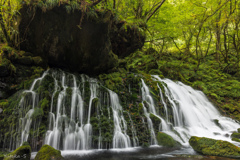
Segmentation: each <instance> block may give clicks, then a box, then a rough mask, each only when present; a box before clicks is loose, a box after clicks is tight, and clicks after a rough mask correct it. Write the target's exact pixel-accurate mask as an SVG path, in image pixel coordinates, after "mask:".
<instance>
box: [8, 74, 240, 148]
mask: <svg viewBox="0 0 240 160" xmlns="http://www.w3.org/2000/svg"><path fill="white" fill-rule="evenodd" d="M46 75H50V76H51V77H52V78H53V79H54V91H53V92H52V97H51V103H50V107H49V108H50V109H49V120H48V126H47V129H48V130H47V132H46V134H45V140H44V143H45V144H49V145H51V146H53V147H54V148H56V149H61V150H89V149H94V148H95V149H96V148H98V149H103V148H113V149H117V148H130V147H138V146H141V142H140V140H139V137H138V135H139V134H140V133H139V131H138V130H137V128H135V126H136V124H135V122H134V119H133V117H131V113H130V112H129V111H128V110H124V109H123V108H124V106H122V105H121V100H120V99H119V97H118V95H117V94H116V93H115V92H113V91H111V90H109V89H106V88H105V87H103V86H101V84H100V83H99V82H98V80H97V79H94V78H89V77H88V76H86V75H80V76H76V75H73V74H69V73H64V72H62V71H61V72H57V71H47V72H45V73H44V74H43V76H42V77H40V78H38V79H36V80H35V81H34V82H33V84H32V86H31V88H30V90H26V91H24V93H23V94H24V96H23V97H22V99H21V100H20V103H19V106H20V107H21V108H22V109H23V110H27V112H25V113H24V112H23V116H22V118H20V122H21V125H20V127H19V129H18V130H20V132H21V136H20V140H15V141H16V142H15V141H14V139H16V138H13V136H11V142H10V143H11V144H10V146H12V148H13V147H15V146H13V144H14V143H16V144H18V145H20V144H21V143H23V142H24V141H27V140H28V139H29V132H30V129H31V127H33V128H34V129H36V130H38V129H39V126H40V122H36V121H34V123H33V119H32V115H33V114H34V113H35V112H36V111H37V108H38V106H39V102H40V101H41V98H40V97H39V95H38V94H37V92H36V90H37V88H38V87H39V86H40V84H41V81H42V80H43V79H44V78H45V76H46ZM152 78H153V80H155V81H158V82H160V83H161V84H162V86H159V85H157V86H158V89H159V97H160V99H158V100H156V97H155V99H154V96H153V95H152V94H151V89H150V88H149V87H148V86H147V85H146V83H145V82H144V80H143V79H142V80H141V82H140V83H141V85H142V87H141V97H142V99H141V101H142V102H141V103H142V104H143V115H141V116H142V117H140V118H141V119H142V125H143V126H145V125H146V126H147V127H146V129H148V130H149V133H150V135H149V136H150V139H149V144H151V145H157V140H156V135H157V132H156V130H154V128H156V126H155V125H157V128H159V130H158V131H162V132H165V133H167V134H169V135H171V136H172V137H173V138H174V139H175V140H177V141H178V142H180V143H181V144H182V145H185V146H189V144H188V140H189V138H190V137H191V136H200V137H203V136H204V137H209V138H214V139H222V140H227V141H230V142H231V139H230V138H229V137H228V136H226V135H227V134H228V135H230V134H231V132H232V131H236V130H237V128H240V125H239V124H238V123H236V122H235V121H233V120H232V119H230V118H227V117H223V116H221V114H220V113H219V112H218V110H217V109H216V108H215V107H214V106H213V105H212V104H211V102H210V101H209V100H208V99H207V97H206V96H205V95H204V94H203V93H202V92H201V91H197V90H194V89H193V88H191V87H189V86H187V85H184V84H183V83H181V82H177V83H175V82H173V81H171V80H169V79H161V78H160V77H158V76H152ZM87 85H89V87H88V90H87V89H86V86H87ZM161 87H162V88H161ZM128 89H129V93H131V89H130V86H129V87H128ZM69 91H71V92H69ZM42 98H43V97H42ZM129 103H130V102H129ZM159 103H161V105H162V108H163V110H162V111H160V109H159ZM29 106H30V107H29ZM161 112H162V113H161ZM93 113H95V115H92V114H93ZM125 113H126V114H125ZM151 115H154V116H155V117H157V118H159V120H160V121H161V123H160V124H153V121H152V119H151ZM103 116H105V117H107V119H108V121H112V123H113V126H112V128H110V130H112V140H111V143H110V142H109V143H106V142H105V143H104V136H103V135H104V134H105V133H104V131H102V130H103V128H101V127H100V128H98V129H96V128H94V125H93V124H91V118H97V121H98V122H99V123H98V125H100V121H101V118H102V117H103ZM125 119H129V123H128V122H127V121H126V120H125ZM214 120H218V122H219V124H220V127H219V126H218V125H217V124H216V123H215V122H214ZM95 125H96V124H95ZM103 127H105V126H103ZM129 135H130V136H129ZM94 136H95V137H94ZM96 136H97V137H96ZM18 141H19V142H18ZM36 141H37V140H36ZM35 143H36V142H35Z"/></svg>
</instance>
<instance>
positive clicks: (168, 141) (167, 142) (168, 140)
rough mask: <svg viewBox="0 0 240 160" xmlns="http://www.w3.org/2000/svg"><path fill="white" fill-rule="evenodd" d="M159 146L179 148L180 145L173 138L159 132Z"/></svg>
mask: <svg viewBox="0 0 240 160" xmlns="http://www.w3.org/2000/svg"><path fill="white" fill-rule="evenodd" d="M157 141H158V144H159V145H161V146H164V147H179V146H180V144H179V143H178V142H176V141H175V140H174V139H173V138H172V137H171V136H169V135H168V134H166V133H163V132H158V134H157Z"/></svg>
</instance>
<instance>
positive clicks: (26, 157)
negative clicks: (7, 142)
mask: <svg viewBox="0 0 240 160" xmlns="http://www.w3.org/2000/svg"><path fill="white" fill-rule="evenodd" d="M30 158H31V147H30V145H29V144H28V143H27V142H24V143H23V145H22V146H21V147H19V148H17V149H16V150H15V151H13V152H11V153H9V154H8V155H7V156H5V158H4V160H30Z"/></svg>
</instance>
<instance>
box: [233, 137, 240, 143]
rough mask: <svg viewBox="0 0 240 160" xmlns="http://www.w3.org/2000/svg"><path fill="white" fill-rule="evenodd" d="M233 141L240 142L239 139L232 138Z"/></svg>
mask: <svg viewBox="0 0 240 160" xmlns="http://www.w3.org/2000/svg"><path fill="white" fill-rule="evenodd" d="M232 141H235V142H240V139H239V138H232Z"/></svg>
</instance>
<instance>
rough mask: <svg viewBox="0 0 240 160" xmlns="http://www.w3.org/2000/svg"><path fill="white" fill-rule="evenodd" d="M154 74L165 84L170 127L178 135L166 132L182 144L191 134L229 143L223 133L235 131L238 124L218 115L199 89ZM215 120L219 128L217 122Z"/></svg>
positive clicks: (186, 141) (186, 142)
mask: <svg viewBox="0 0 240 160" xmlns="http://www.w3.org/2000/svg"><path fill="white" fill-rule="evenodd" d="M153 77H154V79H155V80H156V81H160V82H163V83H162V84H164V83H165V84H166V86H165V85H163V86H164V90H165V96H166V99H167V100H168V101H169V102H170V104H171V107H172V110H173V114H174V115H173V117H174V121H173V124H172V125H173V129H174V130H175V131H177V132H178V133H179V134H180V136H181V138H180V137H179V136H177V135H176V134H175V133H174V132H172V131H170V130H167V131H166V133H168V134H169V135H171V136H172V137H173V138H175V139H176V140H177V141H179V142H180V143H181V144H183V145H188V139H189V138H190V137H191V136H199V137H209V138H214V139H222V140H227V141H230V142H231V139H230V138H229V137H228V136H226V135H227V134H229V135H231V132H232V131H236V129H237V128H239V127H240V125H239V124H238V123H236V122H235V121H233V120H232V119H230V118H227V117H223V116H221V114H220V113H219V111H218V110H217V109H216V108H215V107H214V106H213V105H212V103H211V102H210V101H209V100H208V99H207V97H206V96H205V95H204V94H203V93H202V92H201V91H197V90H194V89H193V88H191V87H189V86H187V85H185V84H183V83H181V82H177V83H175V82H173V81H171V80H169V79H161V78H160V77H158V76H153ZM162 102H163V105H166V103H165V101H164V100H163V98H162ZM214 120H218V121H219V124H220V125H221V127H219V126H218V125H216V124H215V123H214Z"/></svg>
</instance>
